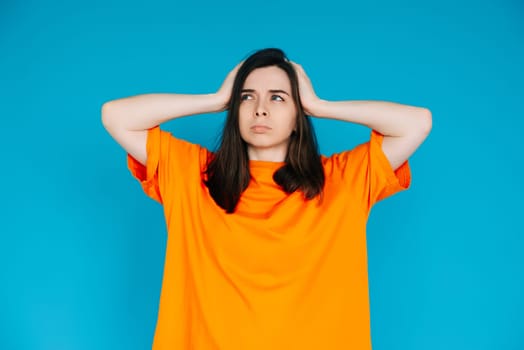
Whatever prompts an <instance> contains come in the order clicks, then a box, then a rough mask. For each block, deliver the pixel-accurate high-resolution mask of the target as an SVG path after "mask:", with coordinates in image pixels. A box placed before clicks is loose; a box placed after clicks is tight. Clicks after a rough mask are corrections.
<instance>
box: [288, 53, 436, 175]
mask: <svg viewBox="0 0 524 350" xmlns="http://www.w3.org/2000/svg"><path fill="white" fill-rule="evenodd" d="M293 65H294V67H295V70H296V71H297V74H298V78H299V89H300V99H301V102H302V104H303V107H304V109H305V110H306V113H308V114H309V115H312V116H316V117H322V118H332V119H338V120H344V121H348V122H352V123H357V124H361V125H365V126H368V127H370V128H372V129H374V130H376V131H378V132H379V133H381V134H382V135H384V140H383V142H382V150H383V151H384V154H385V155H386V157H387V158H388V160H389V162H390V164H391V167H392V168H393V169H397V168H398V167H399V166H400V165H402V164H403V163H404V162H405V161H406V160H407V159H408V158H409V157H410V156H411V155H412V154H413V153H414V152H415V150H416V149H417V148H418V147H419V146H420V145H421V144H422V142H423V141H424V140H425V139H426V137H427V136H428V134H429V132H430V130H431V126H432V117H431V112H430V110H429V109H427V108H424V107H416V106H409V105H402V104H398V103H394V102H386V101H325V100H321V99H320V98H318V97H317V96H316V94H315V92H314V91H313V87H312V85H311V82H310V80H309V78H308V77H307V75H306V73H305V72H304V70H303V68H302V67H301V66H300V65H298V64H296V63H293Z"/></svg>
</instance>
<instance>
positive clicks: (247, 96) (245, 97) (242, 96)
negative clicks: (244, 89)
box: [240, 95, 251, 100]
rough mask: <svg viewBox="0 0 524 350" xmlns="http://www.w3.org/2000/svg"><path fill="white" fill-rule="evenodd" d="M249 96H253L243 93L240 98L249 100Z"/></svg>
mask: <svg viewBox="0 0 524 350" xmlns="http://www.w3.org/2000/svg"><path fill="white" fill-rule="evenodd" d="M249 98H251V95H241V96H240V100H247V99H249Z"/></svg>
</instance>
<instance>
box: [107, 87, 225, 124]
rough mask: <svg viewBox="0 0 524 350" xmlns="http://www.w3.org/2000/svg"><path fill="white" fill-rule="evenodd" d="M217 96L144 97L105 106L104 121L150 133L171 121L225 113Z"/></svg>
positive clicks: (146, 95)
mask: <svg viewBox="0 0 524 350" xmlns="http://www.w3.org/2000/svg"><path fill="white" fill-rule="evenodd" d="M224 108H225V102H224V101H222V99H221V98H220V97H219V96H218V95H217V94H201V95H185V94H168V93H157V94H143V95H136V96H131V97H125V98H121V99H118V100H113V101H109V102H106V103H104V105H103V106H102V121H103V124H104V125H105V126H106V127H107V126H110V127H111V126H114V127H118V128H124V129H126V130H135V131H138V130H146V129H149V128H152V127H154V126H156V125H159V124H162V123H164V122H166V121H168V120H171V119H175V118H179V117H183V116H189V115H194V114H204V113H214V112H220V111H222V110H224Z"/></svg>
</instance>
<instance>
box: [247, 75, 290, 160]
mask: <svg viewBox="0 0 524 350" xmlns="http://www.w3.org/2000/svg"><path fill="white" fill-rule="evenodd" d="M291 96H292V93H291V83H290V80H289V77H288V75H287V73H286V72H285V71H284V70H282V69H280V68H278V67H277V66H269V67H263V68H257V69H255V70H253V71H252V72H251V73H250V74H249V75H248V77H247V78H246V80H245V82H244V86H243V87H242V91H241V95H240V106H239V111H238V113H239V127H240V134H241V136H242V139H244V141H245V142H246V143H247V146H248V155H249V159H252V160H265V161H283V160H284V159H285V157H286V153H287V148H288V144H289V138H290V137H291V134H292V132H293V130H294V129H295V128H296V119H297V109H296V106H295V102H294V101H293V98H292V97H291Z"/></svg>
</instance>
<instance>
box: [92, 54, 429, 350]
mask: <svg viewBox="0 0 524 350" xmlns="http://www.w3.org/2000/svg"><path fill="white" fill-rule="evenodd" d="M224 110H228V114H227V119H226V122H225V126H224V131H223V134H222V141H221V144H220V146H219V147H218V149H217V150H216V151H215V152H211V151H209V150H207V149H205V148H204V147H201V146H199V145H196V144H192V143H189V142H187V141H184V140H181V139H178V138H176V137H174V136H173V135H172V134H171V133H169V132H167V131H164V130H162V129H160V127H159V125H160V124H161V123H163V122H165V121H168V120H170V119H173V118H177V117H182V116H188V115H193V114H200V113H210V112H219V111H224ZM310 116H314V117H319V118H333V119H339V120H345V121H348V122H352V123H358V124H362V125H366V126H368V127H370V128H371V129H372V130H371V137H370V140H369V141H368V142H365V143H363V144H360V145H359V146H357V147H355V148H354V149H352V150H348V151H345V152H341V153H338V154H334V155H332V156H330V157H325V156H322V155H320V154H319V153H318V147H317V143H316V140H315V134H314V131H313V127H312V124H311V122H310ZM102 121H103V124H104V126H105V127H106V129H107V131H108V132H109V133H110V134H111V135H112V136H113V138H114V139H115V140H116V141H117V142H118V143H119V144H120V145H121V146H122V147H123V148H124V149H125V150H126V152H127V161H128V167H129V170H130V171H131V173H132V175H133V176H134V177H135V178H136V179H137V180H138V181H140V184H141V186H142V188H143V189H144V191H145V192H146V193H147V195H149V196H150V197H151V198H153V199H155V200H157V201H158V202H160V203H161V204H162V205H163V207H164V213H165V218H166V223H167V231H168V240H167V248H166V260H165V267H164V277H163V285H162V292H161V296H160V305H159V313H158V322H157V327H156V332H155V337H154V341H153V349H156V350H159V349H168V348H169V349H223V350H231V349H242V350H257V349H264V350H267V349H272V350H276V349H286V350H288V349H302V350H304V349H331V350H334V349H358V350H361V349H362V350H363V349H371V336H370V320H369V299H368V278H367V254H366V232H365V230H366V221H367V217H368V214H369V211H370V209H371V207H372V206H373V205H374V204H375V203H376V202H377V201H379V200H381V199H383V198H385V197H388V196H390V195H392V194H394V193H396V192H398V191H401V190H403V189H406V188H407V187H409V184H410V170H409V165H408V162H407V160H408V158H409V156H410V155H411V154H413V152H414V151H415V150H416V149H417V147H418V146H419V145H420V144H421V143H422V142H423V140H424V139H425V138H426V136H427V135H428V133H429V131H430V129H431V113H430V111H429V110H428V109H426V108H421V107H414V106H406V105H400V104H396V103H390V102H377V101H340V102H332V101H326V100H322V99H320V98H319V97H317V95H316V94H315V92H314V89H313V87H312V85H311V82H310V80H309V79H308V77H307V75H306V73H305V72H304V70H303V69H302V67H301V66H300V65H298V64H296V63H294V62H291V61H289V60H288V59H287V58H286V57H285V55H284V53H283V52H282V51H281V50H279V49H264V50H260V51H258V52H255V53H254V54H253V55H251V56H250V57H248V58H247V59H246V60H245V61H243V62H241V63H240V64H238V65H237V66H236V67H235V68H234V69H233V70H232V71H231V72H230V73H229V74H228V76H227V77H226V79H225V80H224V82H223V84H222V86H221V87H220V89H219V90H218V91H217V92H216V93H214V94H208V95H179V94H176V95H175V94H146V95H139V96H134V97H128V98H124V99H120V100H115V101H110V102H108V103H105V104H104V106H103V108H102Z"/></svg>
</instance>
